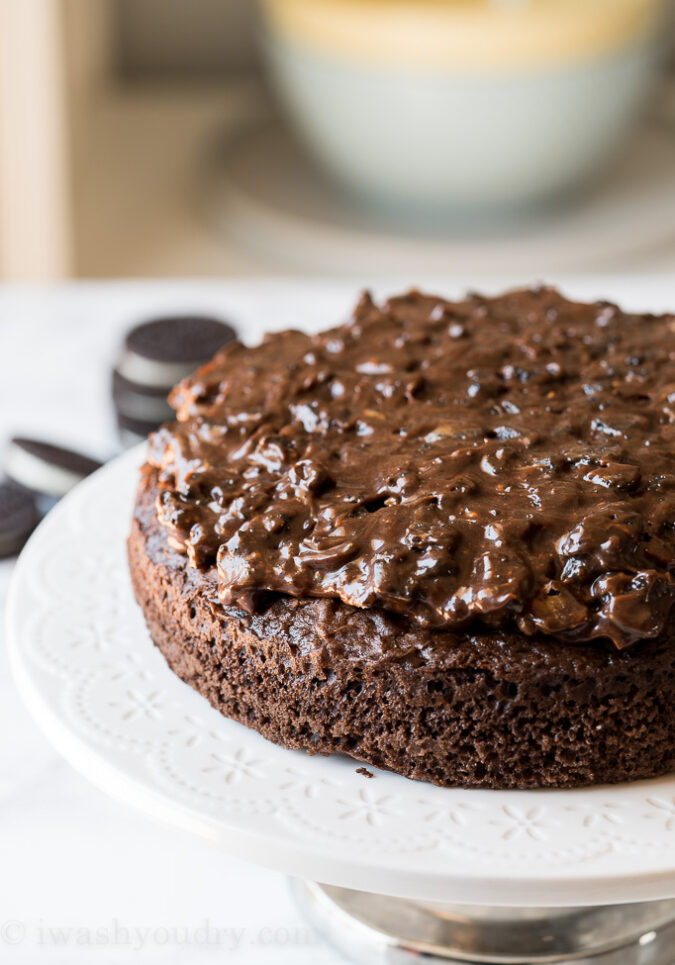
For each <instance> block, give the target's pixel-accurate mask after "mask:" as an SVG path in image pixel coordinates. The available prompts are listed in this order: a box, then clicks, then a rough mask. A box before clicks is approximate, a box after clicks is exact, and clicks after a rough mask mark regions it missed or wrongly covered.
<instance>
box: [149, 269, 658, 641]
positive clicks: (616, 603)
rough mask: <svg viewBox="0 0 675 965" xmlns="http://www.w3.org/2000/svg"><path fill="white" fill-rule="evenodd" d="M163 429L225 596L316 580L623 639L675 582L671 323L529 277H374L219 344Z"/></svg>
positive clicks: (183, 498) (566, 634)
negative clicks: (312, 325)
mask: <svg viewBox="0 0 675 965" xmlns="http://www.w3.org/2000/svg"><path fill="white" fill-rule="evenodd" d="M172 402H173V404H174V406H175V407H176V409H177V415H178V422H177V423H173V424H169V425H168V426H166V427H164V428H163V429H162V430H160V431H159V432H158V433H156V434H155V436H154V437H153V440H152V444H151V447H150V456H149V461H150V462H151V463H152V464H153V465H154V466H156V467H158V468H159V469H160V474H159V485H160V496H159V499H158V504H159V505H158V513H159V517H160V520H161V521H162V523H163V524H164V526H165V527H166V528H167V530H168V533H169V540H170V542H171V545H172V546H174V547H175V548H177V549H179V550H181V551H182V552H185V553H186V554H187V556H188V559H189V563H190V564H191V565H193V566H197V567H199V568H208V567H212V566H216V567H217V574H218V585H219V594H220V598H221V600H222V602H223V603H227V604H232V603H234V604H238V605H241V606H242V607H244V608H245V609H249V610H252V611H253V610H255V609H256V608H260V607H261V606H263V605H264V604H265V601H266V600H267V599H268V597H269V594H270V593H272V594H274V593H282V594H287V595H290V596H294V597H328V598H335V599H340V600H342V601H343V602H345V603H347V604H351V605H353V606H355V607H368V608H375V609H381V610H386V611H389V612H391V613H394V614H401V615H402V618H403V619H405V620H406V621H409V622H410V623H411V624H413V625H415V624H416V625H419V626H423V627H438V628H444V629H448V630H450V629H453V630H462V629H465V628H468V627H471V628H472V629H476V628H478V629H479V628H480V627H481V626H483V627H500V628H504V629H507V630H514V629H515V630H520V632H522V633H524V634H526V635H528V634H535V633H537V634H541V633H543V634H546V635H549V636H553V637H558V638H562V639H565V640H569V641H584V640H592V639H596V638H597V639H609V640H611V641H613V643H614V644H615V645H616V646H617V647H619V648H623V647H626V646H629V645H630V644H632V643H635V642H636V641H638V640H641V639H646V638H651V637H656V636H658V635H659V634H660V633H661V632H662V631H663V630H664V628H665V626H666V624H667V622H668V619H669V615H670V610H671V607H672V604H673V602H674V601H675V576H674V574H673V568H674V567H675V318H674V317H673V316H671V315H667V316H651V315H628V314H624V313H623V312H622V311H620V310H619V309H618V308H617V307H616V306H614V305H611V304H608V303H604V302H603V303H597V304H590V305H585V304H578V303H574V302H570V301H567V300H566V299H564V298H563V297H562V296H561V295H559V294H558V293H557V292H555V291H553V290H551V289H547V288H540V289H533V290H527V291H517V292H511V293H508V294H506V295H503V296H500V297H497V298H485V297H481V296H478V295H475V296H470V297H467V298H466V299H465V300H463V301H461V302H456V303H450V302H447V301H444V300H443V299H441V298H438V297H434V296H428V295H422V294H420V293H416V292H413V293H409V294H407V295H404V296H401V297H398V298H393V299H390V300H389V301H388V302H386V303H385V304H383V305H382V306H381V307H378V306H376V305H375V304H374V303H373V302H372V301H371V299H370V298H369V297H367V296H365V297H364V298H363V299H362V300H361V302H360V303H359V305H358V307H357V309H356V310H355V313H354V316H353V319H352V320H351V321H350V323H348V324H347V325H344V326H342V327H339V328H335V329H332V330H330V331H328V332H324V333H322V334H320V335H316V336H312V335H306V334H303V333H300V332H293V331H289V332H284V333H280V334H277V335H272V336H269V337H268V338H266V339H265V341H263V343H262V344H261V345H259V346H258V347H255V348H247V347H244V346H242V345H241V344H239V343H232V344H230V345H228V346H227V347H226V348H224V349H223V350H222V351H221V352H219V354H218V355H217V356H216V357H215V358H214V359H213V361H212V362H211V363H209V364H208V365H206V366H204V367H203V368H202V369H200V370H199V371H198V372H197V373H196V375H195V376H193V377H192V378H191V379H189V380H187V381H186V382H184V383H182V384H181V385H180V386H178V388H177V389H176V390H174V393H173V395H172Z"/></svg>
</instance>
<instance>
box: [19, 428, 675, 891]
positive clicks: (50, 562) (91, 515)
mask: <svg viewBox="0 0 675 965" xmlns="http://www.w3.org/2000/svg"><path fill="white" fill-rule="evenodd" d="M142 458H143V449H142V447H141V448H137V449H135V450H133V451H132V452H130V453H127V454H126V455H124V456H122V457H120V458H119V459H117V460H115V461H114V462H112V463H110V464H109V465H107V466H105V467H104V468H103V469H102V470H100V471H99V472H97V473H96V474H95V475H94V476H92V477H90V478H89V479H87V480H85V482H84V483H82V484H81V485H80V486H78V487H77V488H76V489H75V490H73V492H72V493H71V494H70V495H69V496H67V497H66V498H65V499H64V500H63V501H62V502H61V503H60V504H59V505H58V506H57V507H56V508H55V509H54V510H53V511H52V512H51V513H50V514H49V516H48V517H47V518H46V519H45V520H44V522H43V523H42V525H41V526H40V527H39V529H38V530H37V532H36V533H35V534H34V536H33V537H32V539H31V540H30V542H29V544H28V546H27V547H26V549H25V550H24V553H23V554H22V556H21V558H20V560H19V563H18V565H17V568H16V574H15V577H14V582H13V585H12V588H11V591H10V598H9V605H8V639H9V645H10V648H11V658H12V665H13V669H14V673H15V676H16V681H17V683H18V685H19V687H20V690H21V692H22V694H23V696H24V698H25V700H26V703H27V704H28V706H29V708H30V710H31V711H32V712H33V714H34V715H35V718H36V720H37V721H38V723H39V724H40V725H41V726H42V728H43V729H44V731H45V733H46V734H47V736H48V737H49V739H50V740H51V741H52V742H53V743H54V745H55V746H56V747H57V748H58V749H59V750H60V751H61V752H62V753H63V754H64V756H65V757H67V758H68V760H69V761H70V762H71V763H72V764H73V765H74V766H75V767H76V768H77V769H78V770H80V771H81V772H82V773H83V774H84V775H86V776H87V777H88V778H90V779H91V780H92V781H93V782H94V783H95V784H97V785H99V786H100V787H101V788H103V789H104V790H105V791H107V792H109V793H111V794H113V795H114V796H115V797H117V798H119V799H121V800H123V801H125V802H127V803H129V804H130V805H133V806H135V807H138V808H140V809H142V810H143V811H145V812H146V813H147V814H148V815H150V816H151V817H152V818H154V819H157V820H160V821H163V822H167V823H169V824H171V825H174V826H176V827H179V828H182V829H184V830H186V831H190V832H194V833H196V834H199V835H201V836H203V837H205V838H208V839H209V840H211V841H213V842H214V843H216V844H218V845H221V846H222V847H223V848H225V849H227V850H228V851H229V852H231V853H233V854H235V855H237V856H239V857H242V858H246V859H249V860H251V861H254V862H258V863H260V864H265V865H268V866H270V867H274V868H277V869H280V870H283V871H286V872H288V873H289V874H292V875H296V876H300V877H304V878H311V879H314V880H318V881H323V882H326V883H328V884H334V885H340V886H344V887H347V888H358V889H362V890H367V891H374V892H379V893H381V894H389V895H398V896H401V897H407V898H418V899H433V900H436V901H448V902H450V901H453V902H470V903H475V904H484V903H494V904H503V905H531V906H535V905H536V906H548V905H565V904H574V905H582V904H597V903H613V902H624V901H633V902H635V901H640V900H649V899H657V898H663V897H671V896H675V776H673V777H667V778H663V779H660V780H655V781H649V782H643V783H638V784H633V785H625V786H618V787H599V788H592V789H589V790H579V791H528V792H516V791H511V792H498V791H465V790H449V789H441V788H436V787H432V786H431V785H428V784H422V783H418V782H414V781H409V780H406V779H405V778H402V777H399V776H397V775H395V774H389V773H383V772H378V771H375V776H374V778H372V779H367V778H366V777H364V776H363V775H361V774H358V773H357V772H356V768H357V767H358V764H357V763H356V762H354V761H352V760H349V759H347V758H337V757H332V758H321V757H314V758H312V757H307V756H305V755H304V754H301V753H296V752H292V751H287V750H283V749H282V748H279V747H276V746H275V745H273V744H270V743H268V742H267V741H265V740H264V739H263V738H261V737H260V736H258V735H257V734H255V733H253V732H252V731H249V730H247V729H246V728H244V727H242V726H240V725H239V724H235V723H233V722H231V721H228V720H225V719H224V718H222V717H221V716H220V715H219V714H218V713H216V711H214V710H212V709H211V708H210V707H209V706H208V705H207V703H206V702H205V701H204V700H203V699H202V698H201V697H199V696H198V695H197V694H196V693H194V692H193V691H192V690H190V688H189V687H187V686H186V685H184V684H183V683H181V682H180V681H179V680H178V679H177V678H176V677H175V676H174V675H173V674H172V673H171V672H170V671H169V670H168V668H167V667H166V665H165V663H164V661H163V659H162V657H161V656H160V655H159V653H158V652H157V651H156V650H155V649H154V648H153V646H152V644H151V642H150V639H149V636H148V634H147V632H146V629H145V626H144V623H143V620H142V617H141V614H140V611H139V609H138V608H137V606H136V604H135V602H134V600H133V597H132V593H131V587H130V583H129V577H128V573H127V566H126V556H125V536H126V533H127V530H128V526H129V518H130V514H131V507H132V500H133V494H134V489H135V485H136V476H137V473H136V470H137V467H138V465H139V464H140V462H141V461H142ZM371 770H372V769H371Z"/></svg>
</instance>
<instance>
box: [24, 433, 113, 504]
mask: <svg viewBox="0 0 675 965" xmlns="http://www.w3.org/2000/svg"><path fill="white" fill-rule="evenodd" d="M100 467H101V463H100V462H98V461H97V460H96V459H91V458H90V457H89V456H84V455H82V453H79V452H75V451H73V450H72V449H64V448H63V447H61V446H55V445H52V443H50V442H44V441H42V440H40V439H26V438H24V437H22V436H16V437H15V438H13V439H11V440H10V443H9V445H8V447H7V450H6V452H5V472H6V473H7V475H8V476H9V477H10V478H11V479H12V480H13V481H14V482H16V483H19V485H21V486H23V487H25V488H26V489H30V490H31V491H32V492H35V493H40V494H44V495H47V496H52V497H55V498H57V499H58V498H59V497H61V496H65V494H66V493H67V492H68V491H69V490H71V489H72V488H73V486H76V485H77V483H79V482H80V481H81V480H82V479H84V478H85V476H88V475H89V474H90V473H92V472H95V470H96V469H99V468H100Z"/></svg>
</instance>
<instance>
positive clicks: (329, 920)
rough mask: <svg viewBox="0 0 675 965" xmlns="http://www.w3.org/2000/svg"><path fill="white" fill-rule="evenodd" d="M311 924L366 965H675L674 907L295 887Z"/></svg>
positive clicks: (309, 885) (296, 881)
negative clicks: (461, 901)
mask: <svg viewBox="0 0 675 965" xmlns="http://www.w3.org/2000/svg"><path fill="white" fill-rule="evenodd" d="M291 887H292V890H293V894H294V897H295V900H296V902H297V904H298V906H299V907H300V909H301V910H302V912H303V914H304V916H305V917H306V918H307V919H308V921H309V922H311V924H312V925H314V927H315V928H316V929H317V930H318V931H319V932H320V933H321V934H322V935H323V936H324V937H325V938H326V939H327V941H329V942H330V944H331V945H333V946H334V947H335V948H337V949H339V950H340V951H341V952H342V953H343V954H344V955H345V956H346V957H347V958H349V959H350V960H351V961H353V962H357V963H363V965H375V963H382V965H384V963H387V965H389V963H391V965H407V963H410V965H412V963H413V962H419V961H420V959H423V960H424V961H425V962H428V963H430V965H431V963H433V962H439V963H445V965H449V963H453V962H454V963H464V962H467V963H468V962H473V963H476V962H482V963H486V965H534V963H554V962H557V963H560V965H563V963H567V962H570V963H571V962H576V963H577V965H579V963H580V962H581V963H583V962H589V963H591V962H592V963H594V965H673V962H674V961H675V901H672V900H670V901H669V900H666V901H655V902H642V903H640V904H629V905H605V906H602V905H601V906H595V907H593V906H591V907H588V908H497V907H489V906H485V907H481V906H471V905H436V906H433V905H430V904H429V903H424V902H419V903H418V902H414V901H407V900H405V899H401V898H389V897H386V896H384V895H374V894H368V893H366V892H359V891H352V890H351V889H347V888H335V887H332V886H330V885H320V884H317V883H315V882H307V881H302V880H300V879H294V880H293V882H292V885H291Z"/></svg>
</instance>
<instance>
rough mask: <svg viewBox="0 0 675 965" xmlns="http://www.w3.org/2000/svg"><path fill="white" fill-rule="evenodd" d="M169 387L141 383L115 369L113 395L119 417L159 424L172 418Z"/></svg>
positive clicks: (154, 424)
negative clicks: (167, 399) (125, 376)
mask: <svg viewBox="0 0 675 965" xmlns="http://www.w3.org/2000/svg"><path fill="white" fill-rule="evenodd" d="M168 392H169V389H167V388H166V387H164V386H162V387H160V388H156V387H154V386H147V385H140V384H139V383H137V382H131V381H130V380H129V379H125V378H124V376H123V375H122V374H121V373H120V372H119V371H118V370H117V369H114V370H113V376H112V397H113V402H114V405H115V410H116V412H117V414H118V416H119V417H121V418H125V419H134V420H138V421H140V422H148V423H152V424H153V426H156V425H159V424H160V423H162V422H165V421H166V420H167V419H170V418H171V416H172V414H173V410H172V408H171V406H170V405H169V403H168V402H167V401H166V397H167V395H168Z"/></svg>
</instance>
